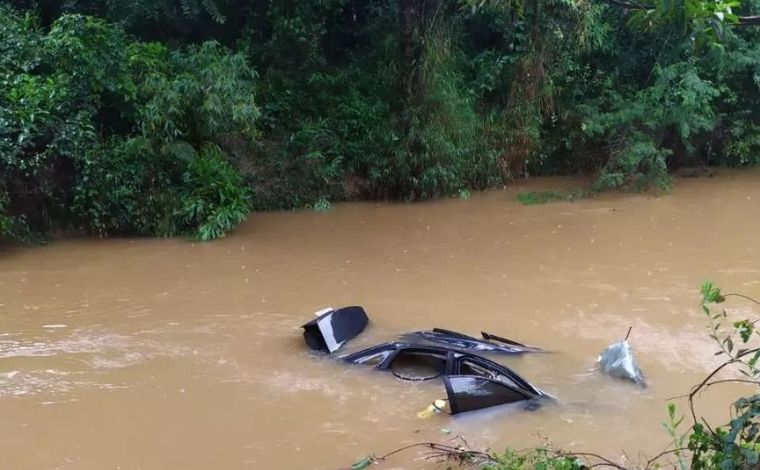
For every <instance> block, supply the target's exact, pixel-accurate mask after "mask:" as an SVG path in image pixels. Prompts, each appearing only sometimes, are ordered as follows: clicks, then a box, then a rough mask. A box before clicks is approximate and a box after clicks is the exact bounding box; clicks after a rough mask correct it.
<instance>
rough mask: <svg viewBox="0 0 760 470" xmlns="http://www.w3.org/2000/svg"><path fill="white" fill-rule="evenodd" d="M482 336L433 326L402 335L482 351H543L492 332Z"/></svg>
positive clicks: (512, 352)
mask: <svg viewBox="0 0 760 470" xmlns="http://www.w3.org/2000/svg"><path fill="white" fill-rule="evenodd" d="M480 335H481V336H482V339H481V338H474V337H472V336H468V335H465V334H462V333H457V332H456V331H451V330H444V329H443V328H433V329H432V330H423V331H414V332H412V333H407V334H405V335H403V336H402V338H403V339H405V340H407V341H412V342H418V341H420V340H422V341H426V342H430V343H436V344H443V345H447V346H451V347H455V348H457V349H463V350H467V351H480V352H498V353H505V354H522V353H526V352H539V351H543V350H542V349H541V348H537V347H534V346H527V345H525V344H522V343H518V342H517V341H512V340H510V339H506V338H502V337H501V336H496V335H493V334H491V333H486V332H485V331H483V332H481V333H480Z"/></svg>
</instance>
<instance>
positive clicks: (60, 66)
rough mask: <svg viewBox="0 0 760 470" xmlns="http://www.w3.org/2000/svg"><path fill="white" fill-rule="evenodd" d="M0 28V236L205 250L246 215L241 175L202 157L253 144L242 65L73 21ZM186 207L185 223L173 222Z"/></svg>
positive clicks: (13, 19)
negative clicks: (180, 241) (80, 235)
mask: <svg viewBox="0 0 760 470" xmlns="http://www.w3.org/2000/svg"><path fill="white" fill-rule="evenodd" d="M0 26H1V27H3V29H4V30H7V31H8V32H9V34H7V35H3V36H2V38H0V50H2V51H4V52H6V53H7V54H6V55H5V56H4V57H3V58H2V59H0V60H2V61H3V65H4V68H3V69H2V70H0V81H2V83H3V84H4V87H3V88H2V89H1V90H0V170H1V171H0V194H3V195H4V198H3V201H2V202H3V204H2V212H0V214H3V219H2V228H3V229H2V233H4V234H6V235H10V236H14V237H16V238H29V236H28V234H27V232H29V233H35V232H36V233H44V232H46V231H48V230H51V229H54V228H58V229H70V228H74V229H84V230H86V231H91V232H95V233H98V234H100V235H108V234H112V233H124V234H136V235H169V234H174V233H178V232H183V231H187V230H189V231H193V232H194V231H196V230H197V231H200V232H201V234H200V237H201V238H203V239H210V238H216V237H218V236H221V235H222V234H223V232H224V231H228V230H231V229H232V228H234V226H235V225H237V223H239V222H240V221H241V220H242V219H243V218H244V217H245V214H246V213H247V210H248V203H247V199H246V197H247V196H246V194H247V192H246V191H247V190H246V189H245V185H244V184H243V182H242V179H241V177H240V175H239V174H238V172H237V170H236V169H235V168H234V167H233V166H232V165H231V163H229V162H228V161H226V160H224V159H221V157H219V156H218V155H217V156H213V155H211V153H209V152H210V151H209V150H208V149H210V148H212V146H210V145H206V144H207V143H217V144H221V143H224V142H226V141H234V140H243V141H252V140H253V139H255V138H256V136H257V130H256V125H255V122H256V119H257V117H258V115H259V111H258V108H257V106H256V104H255V100H254V83H255V77H256V76H255V73H254V72H253V70H252V69H251V68H250V67H249V66H248V64H247V62H246V59H245V58H244V56H243V55H242V54H232V53H230V52H229V51H227V50H226V49H224V48H222V47H221V46H219V45H218V44H216V43H213V42H207V43H204V44H202V45H200V46H193V47H188V48H185V49H181V50H176V51H169V49H168V48H166V47H165V46H162V45H159V44H155V43H141V42H137V41H135V40H133V39H130V38H129V37H128V36H127V35H126V34H125V33H124V32H123V31H121V30H120V29H119V28H117V27H115V26H112V25H109V24H107V23H105V22H103V21H102V20H98V19H95V18H92V17H86V16H80V15H64V16H62V17H60V18H59V19H57V20H56V21H55V22H54V23H53V24H52V25H51V26H50V30H49V31H44V30H42V29H40V28H39V27H38V26H37V23H36V22H35V20H34V18H33V17H31V16H29V15H27V16H21V15H19V14H17V13H15V12H13V11H12V10H9V9H7V8H0ZM198 151H200V155H201V156H200V157H197V156H196V153H198ZM212 153H213V152H212ZM217 153H218V154H219V155H221V151H219V152H217ZM214 155H216V154H214ZM204 164H205V165H206V167H204ZM204 178H205V179H204ZM222 182H226V186H225V187H224V189H223V190H221V192H219V193H217V194H212V192H213V189H211V188H212V187H214V185H219V184H221V183H222ZM188 184H193V185H197V186H198V187H195V186H193V187H188ZM204 185H205V186H204ZM204 187H205V188H206V189H205V191H206V192H205V193H204V192H203V191H204V189H203V188H204ZM199 191H200V192H199ZM233 193H234V194H233ZM183 198H188V200H183ZM198 204H204V206H203V207H202V208H201V207H200V206H198ZM191 205H195V207H196V209H195V211H194V212H193V213H192V215H188V212H187V210H184V211H183V210H180V209H181V208H186V207H189V206H191ZM212 219H214V221H212Z"/></svg>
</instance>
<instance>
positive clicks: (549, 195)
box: [517, 189, 594, 206]
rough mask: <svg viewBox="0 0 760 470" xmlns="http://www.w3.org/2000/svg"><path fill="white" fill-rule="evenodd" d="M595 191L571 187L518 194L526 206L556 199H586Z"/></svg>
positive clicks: (518, 198)
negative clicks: (561, 189)
mask: <svg viewBox="0 0 760 470" xmlns="http://www.w3.org/2000/svg"><path fill="white" fill-rule="evenodd" d="M593 195H594V193H593V192H592V191H588V190H586V189H569V190H565V191H554V190H546V191H530V192H523V193H519V194H518V195H517V200H518V201H520V203H521V204H524V205H526V206H532V205H535V204H546V203H549V202H555V201H570V202H572V201H576V200H578V199H584V198H587V197H592V196H593Z"/></svg>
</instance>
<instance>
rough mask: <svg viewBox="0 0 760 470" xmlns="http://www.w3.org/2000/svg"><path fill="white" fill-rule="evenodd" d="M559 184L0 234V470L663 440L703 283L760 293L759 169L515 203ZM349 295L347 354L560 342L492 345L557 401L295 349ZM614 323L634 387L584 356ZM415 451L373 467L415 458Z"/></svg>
mask: <svg viewBox="0 0 760 470" xmlns="http://www.w3.org/2000/svg"><path fill="white" fill-rule="evenodd" d="M572 184H574V183H573V182H572V181H570V180H534V181H531V182H528V183H523V184H521V185H519V186H517V187H514V188H511V189H509V190H507V191H493V192H488V193H483V194H474V195H473V196H472V197H471V198H470V199H469V200H443V201H438V202H433V203H425V204H413V205H410V204H375V203H351V204H340V205H338V206H337V207H336V208H335V209H334V210H333V211H331V212H328V213H324V214H318V213H313V212H293V213H270V214H256V215H255V216H253V217H252V218H251V220H250V221H249V222H248V223H246V224H245V225H244V226H243V227H242V228H241V229H240V230H239V231H237V232H236V233H234V234H232V235H231V236H229V237H228V238H226V239H224V240H221V241H218V242H214V243H209V244H200V243H192V242H188V241H186V240H182V239H108V240H97V239H74V240H59V241H55V242H53V243H51V244H49V245H48V246H44V247H41V248H32V249H27V248H9V247H5V248H2V253H0V416H2V420H0V455H2V456H3V467H4V468H14V469H53V468H59V469H105V468H118V469H169V468H182V469H206V468H224V469H237V468H283V469H301V468H303V469H308V468H337V467H341V466H346V465H350V464H351V463H352V462H353V461H355V460H356V459H357V458H359V457H361V456H363V455H366V454H369V453H378V454H381V453H384V452H387V451H390V450H392V449H394V448H397V447H400V446H403V445H406V444H410V443H413V442H417V441H424V440H436V441H446V440H447V439H450V438H451V436H454V435H458V434H459V435H462V436H464V437H466V439H467V440H468V442H470V444H471V445H472V446H473V447H476V448H491V449H494V450H500V449H502V448H504V447H506V446H512V447H517V448H523V447H526V446H532V445H538V444H541V443H542V442H544V439H546V438H549V439H551V441H552V442H553V443H554V444H555V445H557V446H561V447H563V448H566V449H570V450H576V451H594V452H600V453H604V454H605V455H608V456H611V457H613V458H616V459H620V458H625V457H624V456H625V455H627V457H628V458H629V459H630V460H633V461H635V460H637V459H639V458H642V456H646V455H652V454H654V453H657V452H658V451H660V450H662V448H664V447H665V446H666V445H667V440H668V438H667V436H666V434H665V433H664V431H663V430H662V429H661V426H660V423H661V422H662V421H664V420H665V418H666V402H667V399H668V398H669V397H673V396H677V395H680V394H682V393H684V392H685V391H686V390H687V389H688V387H689V386H690V385H691V384H693V383H694V382H696V381H698V380H699V379H700V378H701V377H702V376H703V375H704V374H705V373H706V372H707V371H708V370H709V369H710V367H711V366H713V365H714V364H715V359H714V358H713V352H714V350H715V348H714V347H713V346H712V344H711V343H710V340H709V339H708V338H707V334H706V329H705V321H704V317H703V315H702V314H701V313H700V311H699V310H698V308H697V303H698V292H697V291H698V286H699V284H700V283H701V282H702V281H703V280H704V279H708V278H709V279H713V280H715V281H717V282H718V283H719V284H720V285H722V286H724V287H725V288H726V289H728V290H736V291H741V292H743V293H746V294H751V295H755V296H760V236H759V235H760V173H758V172H756V171H752V172H737V173H732V172H722V174H721V175H719V176H718V177H715V178H699V179H682V180H679V181H678V182H677V185H676V187H675V190H674V192H673V193H672V194H670V195H667V196H662V197H656V196H652V195H605V196H603V197H600V198H597V199H591V200H584V201H579V202H574V203H554V204H549V205H543V206H533V207H525V206H521V205H519V204H518V203H516V202H515V195H516V193H517V191H518V190H525V189H541V188H546V187H565V186H567V185H572ZM351 304H360V305H363V306H364V307H365V308H366V310H367V312H368V313H369V315H370V317H371V325H370V327H369V328H368V329H367V330H366V331H365V333H364V334H363V335H362V336H361V337H360V338H357V340H355V341H354V342H353V343H352V344H350V345H349V349H350V350H356V349H358V348H360V347H362V346H367V345H371V344H372V343H375V342H380V341H385V340H390V339H393V338H394V337H395V336H396V335H397V334H398V333H401V332H405V331H409V330H414V329H421V328H429V327H434V326H438V327H445V328H449V329H456V330H460V331H463V332H468V333H473V334H477V333H478V332H479V331H481V330H486V331H490V332H493V333H496V334H500V335H502V336H507V337H510V338H513V339H517V340H520V341H524V342H528V343H531V344H535V345H540V346H543V347H545V348H547V349H549V350H551V351H552V353H551V354H542V355H526V356H524V357H520V358H503V359H499V360H501V361H502V362H504V363H506V364H508V365H509V366H511V367H513V368H514V369H516V370H517V371H518V372H520V373H521V374H522V375H524V376H525V377H526V378H527V379H529V380H530V381H532V382H533V383H535V384H536V385H538V386H539V387H541V388H543V389H545V390H547V391H549V392H550V393H552V394H554V395H556V396H557V397H558V399H559V403H558V404H557V405H554V406H546V407H544V408H541V409H539V410H537V411H533V412H523V411H521V410H514V409H511V408H510V407H503V408H493V409H490V410H485V411H481V412H475V413H470V414H465V415H460V416H458V417H456V418H452V417H450V416H443V415H439V416H435V417H433V418H430V419H427V420H420V419H418V418H417V417H416V413H417V412H418V411H420V410H421V409H423V408H424V407H425V406H426V405H427V404H428V403H429V402H430V401H431V400H433V399H435V398H438V397H442V396H443V394H444V391H443V387H442V384H441V383H440V382H426V383H406V382H402V381H400V380H398V379H395V378H394V377H393V376H391V375H385V374H383V373H380V372H377V371H373V370H367V369H365V368H363V367H360V366H353V367H348V366H346V365H344V364H340V363H339V362H337V361H335V360H333V359H329V358H325V357H320V356H318V355H315V354H312V353H310V352H309V351H307V349H306V347H305V345H304V343H303V341H302V339H301V333H300V330H299V328H298V327H299V325H300V324H301V323H303V322H304V321H307V320H308V319H310V318H311V317H312V312H313V311H315V310H318V309H320V308H322V307H325V306H341V305H351ZM732 307H733V308H735V309H737V310H738V312H739V313H740V314H741V313H748V312H749V307H748V306H746V305H744V304H741V303H733V304H732ZM629 325H631V326H633V334H632V344H633V346H634V348H635V350H636V351H637V354H638V357H639V360H640V363H641V366H642V368H643V370H644V371H645V373H646V374H647V376H648V378H649V380H650V382H651V386H650V387H649V388H648V389H646V390H637V389H636V388H635V387H632V386H629V385H627V384H623V383H619V382H616V381H613V380H611V379H608V378H605V377H601V376H600V375H599V374H597V373H595V372H594V371H593V366H594V362H595V360H596V357H597V355H598V353H599V351H600V350H601V349H603V347H604V346H605V345H606V344H608V343H610V342H611V341H614V340H616V339H618V338H620V337H621V336H623V335H624V334H625V332H626V330H627V329H628V326H629ZM746 391H747V390H746V389H741V388H737V387H733V388H731V387H726V388H723V389H719V390H715V391H713V392H710V393H708V394H706V395H705V396H704V397H703V398H702V401H701V402H700V411H701V412H702V413H703V414H704V415H705V416H707V418H708V419H710V420H713V421H714V422H719V421H720V420H725V418H726V416H727V413H728V404H729V402H730V399H731V398H732V397H734V396H737V394H739V393H742V392H746ZM442 428H446V429H448V430H450V431H451V434H450V435H447V434H445V433H444V432H442V430H441V429H442ZM420 456H421V455H420V454H419V453H415V452H410V453H407V454H402V455H399V456H397V457H395V458H393V459H392V460H390V461H389V462H388V463H386V464H385V465H386V468H418V467H421V466H423V465H427V466H430V465H429V464H425V463H424V462H422V461H421V460H418V459H419V458H420Z"/></svg>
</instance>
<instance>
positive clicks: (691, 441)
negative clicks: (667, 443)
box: [688, 282, 760, 470]
mask: <svg viewBox="0 0 760 470" xmlns="http://www.w3.org/2000/svg"><path fill="white" fill-rule="evenodd" d="M701 293H702V302H701V307H702V310H703V312H704V313H705V315H706V316H707V317H708V319H709V322H710V329H711V334H710V337H711V338H712V339H713V340H714V341H715V343H716V344H717V345H718V346H719V351H718V353H717V355H718V356H722V357H723V358H725V362H724V363H723V364H722V365H721V366H719V367H718V368H717V369H716V370H715V371H714V372H713V373H711V374H710V375H709V376H708V377H707V379H705V381H703V382H702V383H701V384H700V385H698V386H696V387H695V388H694V389H692V391H691V394H690V397H693V396H695V395H696V394H697V393H699V392H700V391H701V390H703V389H705V388H707V387H709V386H711V385H716V384H717V383H720V382H715V381H713V382H710V379H712V378H713V377H714V376H715V374H716V373H717V372H718V371H720V370H721V369H723V368H725V367H726V366H729V365H730V366H734V367H738V370H739V372H740V373H741V374H742V375H743V376H744V378H742V379H739V380H740V381H744V382H749V383H754V384H757V383H760V382H758V380H759V379H760V369H758V367H757V363H758V360H760V348H757V347H756V345H755V347H753V343H752V341H753V339H755V340H756V339H757V338H760V332H758V331H757V330H756V329H755V323H756V322H757V320H756V319H755V320H749V319H743V320H739V321H735V322H733V323H731V324H730V325H731V326H730V327H728V326H726V325H725V324H724V323H725V319H726V318H727V313H726V311H725V310H722V311H721V312H718V313H714V312H713V310H712V309H713V308H714V307H715V306H716V305H718V304H723V303H724V302H726V300H727V298H731V297H735V298H740V299H744V300H748V301H750V302H753V303H755V304H760V302H758V301H756V300H754V299H751V298H749V297H746V296H744V295H740V294H723V293H722V292H721V290H720V288H718V287H717V286H715V285H714V284H712V283H710V282H705V283H704V284H703V285H702V289H701ZM728 380H729V381H731V380H732V379H728ZM758 442H760V395H758V394H755V395H751V396H748V397H742V398H740V399H739V400H737V401H736V402H735V403H734V404H733V410H732V418H731V420H730V421H729V423H728V424H726V425H725V426H720V427H717V428H715V429H712V428H709V427H707V426H705V425H703V424H702V423H700V422H695V423H694V425H693V428H692V431H691V433H690V434H689V435H688V449H689V450H690V451H691V452H692V454H693V455H692V462H691V468H692V469H694V470H703V469H704V470H709V469H717V468H720V469H725V470H744V469H750V468H757V466H758V463H759V462H760V445H758Z"/></svg>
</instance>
